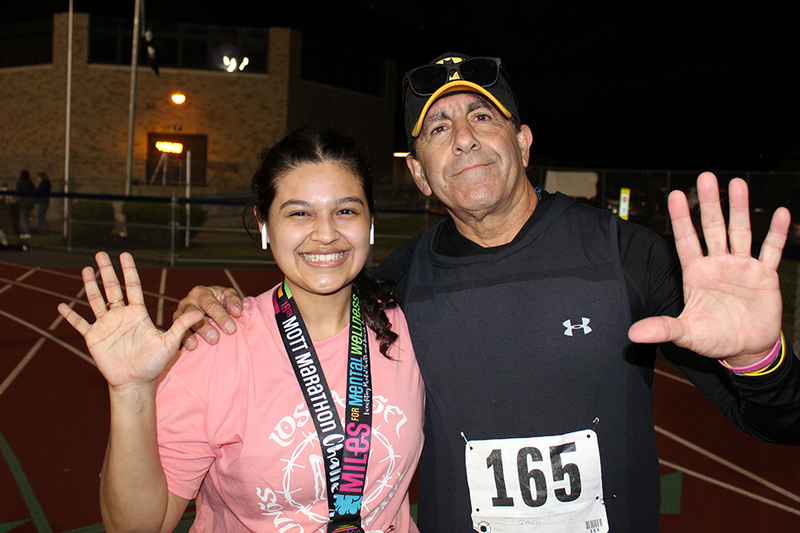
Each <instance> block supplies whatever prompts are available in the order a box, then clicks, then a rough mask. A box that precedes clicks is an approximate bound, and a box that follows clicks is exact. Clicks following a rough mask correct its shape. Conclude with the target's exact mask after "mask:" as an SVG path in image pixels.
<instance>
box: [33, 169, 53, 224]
mask: <svg viewBox="0 0 800 533" xmlns="http://www.w3.org/2000/svg"><path fill="white" fill-rule="evenodd" d="M38 177H39V184H38V185H37V186H36V233H38V234H39V235H47V234H48V233H50V226H49V225H48V224H47V208H48V207H50V177H49V176H48V175H47V172H39V174H38Z"/></svg>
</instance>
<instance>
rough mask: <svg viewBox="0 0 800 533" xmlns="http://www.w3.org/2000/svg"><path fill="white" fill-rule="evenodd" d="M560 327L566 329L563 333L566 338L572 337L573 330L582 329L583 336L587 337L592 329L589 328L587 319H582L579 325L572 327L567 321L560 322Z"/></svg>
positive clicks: (569, 321)
mask: <svg viewBox="0 0 800 533" xmlns="http://www.w3.org/2000/svg"><path fill="white" fill-rule="evenodd" d="M561 325H563V326H564V327H565V328H567V330H566V331H565V332H564V335H566V336H567V337H572V332H573V330H576V329H582V330H583V334H584V335H588V334H589V333H591V332H592V328H590V327H589V319H588V318H586V317H582V318H581V323H580V324H576V325H574V326H573V325H572V321H571V320H569V319H567V320H565V321H564V322H562V323H561Z"/></svg>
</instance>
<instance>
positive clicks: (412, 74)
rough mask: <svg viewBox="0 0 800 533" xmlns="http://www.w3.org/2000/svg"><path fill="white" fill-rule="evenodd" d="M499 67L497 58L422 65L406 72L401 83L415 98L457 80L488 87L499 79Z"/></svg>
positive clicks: (426, 94) (431, 92)
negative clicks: (405, 85)
mask: <svg viewBox="0 0 800 533" xmlns="http://www.w3.org/2000/svg"><path fill="white" fill-rule="evenodd" d="M500 66H501V62H500V58H499V57H473V58H470V59H464V60H462V61H460V62H457V63H456V62H452V63H447V64H435V65H423V66H421V67H417V68H415V69H413V70H410V71H408V72H406V74H405V76H404V78H403V83H404V84H407V86H408V87H409V88H410V89H411V90H412V91H413V92H414V94H416V95H417V96H430V95H432V94H433V93H435V92H436V91H437V90H438V89H440V88H442V87H443V86H444V85H445V84H447V83H448V82H450V81H453V80H459V79H460V80H463V81H469V82H472V83H474V84H475V85H479V86H480V87H490V86H492V85H494V84H495V83H497V80H498V79H499V78H500ZM456 74H457V76H456Z"/></svg>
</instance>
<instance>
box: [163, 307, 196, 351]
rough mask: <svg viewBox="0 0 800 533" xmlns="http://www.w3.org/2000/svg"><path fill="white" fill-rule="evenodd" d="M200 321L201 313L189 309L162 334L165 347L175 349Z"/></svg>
mask: <svg viewBox="0 0 800 533" xmlns="http://www.w3.org/2000/svg"><path fill="white" fill-rule="evenodd" d="M202 319H203V312H202V311H200V310H199V309H191V310H189V311H187V312H186V313H184V314H182V315H181V316H179V317H178V319H177V320H176V321H175V322H173V323H172V326H170V328H169V329H168V330H167V331H166V332H164V340H165V342H167V345H168V346H170V347H172V348H174V349H177V348H178V347H179V346H180V344H181V340H182V339H183V338H184V336H185V335H186V333H187V332H190V331H191V328H192V326H194V324H196V323H197V322H198V321H200V320H202Z"/></svg>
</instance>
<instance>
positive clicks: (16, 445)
mask: <svg viewBox="0 0 800 533" xmlns="http://www.w3.org/2000/svg"><path fill="white" fill-rule="evenodd" d="M230 274H231V276H232V277H233V278H234V279H235V281H236V283H238V285H239V287H240V288H241V290H242V292H244V293H245V294H258V293H260V292H262V291H263V290H266V289H267V288H269V287H271V286H272V285H274V284H275V283H277V281H278V280H279V279H280V274H279V273H278V272H277V271H265V270H233V271H231V272H230ZM140 275H141V278H142V284H143V287H144V289H145V291H146V292H147V293H150V295H148V296H147V299H146V301H147V305H148V307H149V308H150V309H151V316H153V317H154V318H155V317H156V316H157V314H158V308H159V298H158V295H159V287H160V283H161V279H162V270H160V269H151V270H142V271H140ZM165 275H166V280H165V287H164V299H163V317H164V322H165V323H166V324H169V323H170V322H171V316H172V311H173V310H174V306H175V302H176V301H177V299H178V298H180V297H182V296H184V295H185V294H186V293H187V292H188V291H189V289H190V288H191V287H193V286H194V285H196V284H201V283H202V284H220V285H227V286H230V285H231V281H230V279H229V278H228V276H227V275H226V273H225V271H223V270H195V269H169V270H167V271H166V274H165ZM81 288H82V283H81V281H80V273H79V271H78V270H74V269H73V270H47V269H37V268H33V267H29V266H24V265H17V264H12V263H6V262H3V261H0V347H1V348H0V434H1V435H2V437H3V438H4V439H5V442H3V439H2V438H0V448H2V451H3V453H4V455H5V460H4V461H0V533H3V532H5V531H14V532H15V533H28V532H36V531H54V532H65V531H82V532H86V533H88V532H90V531H102V530H103V529H102V526H98V524H99V523H100V511H99V506H98V502H97V493H98V486H99V481H98V472H99V470H100V464H101V462H102V458H103V454H104V451H105V443H106V437H107V432H108V405H107V397H108V393H107V390H106V386H105V381H104V380H103V378H102V377H101V376H100V374H99V372H98V371H97V369H96V368H95V367H94V366H93V365H92V364H91V363H89V362H88V361H87V360H86V359H84V358H82V357H80V356H79V355H78V354H86V353H87V352H86V347H85V345H84V343H83V339H82V338H81V337H80V335H78V334H77V333H76V332H74V331H73V329H72V328H71V327H70V326H69V325H68V324H66V323H64V322H63V321H61V322H60V323H57V324H55V326H53V324H54V323H55V322H56V320H57V319H58V318H59V315H58V313H57V312H56V306H57V305H58V303H59V302H63V301H66V302H69V301H70V300H71V299H72V298H76V297H77V298H78V299H79V300H80V302H83V301H84V300H83V298H82V295H81V296H78V295H79V292H80V291H81ZM75 306H76V307H75V308H76V310H78V311H79V312H80V313H81V314H82V315H84V316H85V317H89V316H90V312H89V309H88V306H86V305H85V304H84V303H76V304H75ZM34 328H38V329H34ZM50 328H52V330H51V329H50ZM43 338H45V340H41V339H43ZM57 341H58V342H57ZM59 342H61V343H63V344H59ZM26 359H27V362H26ZM657 370H658V374H657V376H656V395H655V399H654V409H655V419H656V425H657V428H660V429H662V430H664V431H665V432H670V433H673V434H676V435H677V436H679V437H680V438H683V439H685V440H686V441H689V442H690V443H693V444H694V445H696V446H697V447H699V448H700V450H699V451H696V450H693V449H691V448H689V447H687V446H686V445H685V444H681V443H678V442H676V440H674V439H673V438H671V437H668V436H665V434H663V433H661V432H660V433H659V434H658V444H659V452H660V456H661V459H662V460H663V461H667V462H669V463H670V464H672V465H675V466H676V467H678V468H680V469H681V470H688V471H692V472H696V473H699V474H702V475H704V476H707V477H708V478H710V479H698V478H696V477H694V476H692V475H689V474H687V473H684V474H683V475H682V490H681V492H680V514H663V515H662V518H661V531H662V532H664V533H673V532H675V533H677V532H694V531H698V532H700V531H703V532H705V531H724V532H726V533H734V532H745V531H746V532H754V531H800V448H789V447H781V446H774V445H769V444H763V443H759V442H756V441H755V440H754V439H752V438H751V437H749V436H747V435H744V434H742V433H740V432H738V431H737V430H735V429H734V428H733V427H732V426H731V425H730V423H729V422H728V421H727V420H726V419H725V418H724V417H723V416H722V415H721V414H720V413H719V412H718V411H717V409H716V408H715V407H714V406H713V405H712V404H711V403H710V402H709V401H707V400H706V399H705V398H703V396H702V395H701V394H700V393H698V392H697V391H696V390H695V389H694V388H693V387H692V386H691V385H688V384H686V383H683V382H681V381H676V380H675V379H671V378H670V377H669V376H677V377H678V378H679V379H680V376H679V375H678V374H676V373H675V372H674V371H673V370H671V369H668V368H666V367H662V366H658V367H657ZM15 371H16V374H15ZM703 452H705V454H704V453H703ZM709 454H713V455H714V456H718V457H720V458H723V459H724V460H726V461H729V462H730V463H732V464H733V465H736V466H738V467H740V468H743V469H745V470H746V471H748V472H750V473H752V475H754V476H758V477H760V478H763V479H764V480H765V481H767V482H769V483H772V484H774V485H776V486H777V488H778V490H779V491H784V494H781V493H779V492H777V491H776V490H774V489H772V488H769V487H767V486H765V484H764V483H759V482H757V481H755V480H753V479H751V478H750V477H747V475H746V474H744V473H740V472H736V471H734V470H733V469H732V468H731V467H729V466H724V465H722V464H720V463H719V462H717V461H714V460H713V459H711V458H709ZM673 472H675V469H674V468H673V467H669V466H664V465H662V474H669V473H673ZM718 483H723V484H726V487H723V486H720V485H719V484H718ZM729 487H734V489H733V490H732V489H731V488H729ZM734 490H741V491H745V492H746V493H748V494H751V495H755V498H762V499H764V500H767V501H766V502H765V501H763V500H762V501H759V500H757V499H754V497H753V496H749V495H747V494H741V493H738V492H735V491H734ZM786 492H788V493H789V494H788V495H787V494H785V493H786ZM672 494H675V495H677V493H672ZM770 502H773V503H777V504H778V505H782V506H784V508H780V507H776V506H775V505H773V504H772V503H770ZM787 508H788V510H787ZM612 531H613V529H612Z"/></svg>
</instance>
